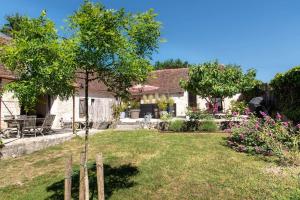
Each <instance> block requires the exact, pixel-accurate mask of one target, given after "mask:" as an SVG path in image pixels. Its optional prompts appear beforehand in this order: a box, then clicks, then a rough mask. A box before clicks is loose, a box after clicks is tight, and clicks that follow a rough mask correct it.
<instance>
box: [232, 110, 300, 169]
mask: <svg viewBox="0 0 300 200" xmlns="http://www.w3.org/2000/svg"><path fill="white" fill-rule="evenodd" d="M261 114H262V115H263V118H257V117H255V116H254V115H250V118H249V119H248V120H244V121H242V122H241V123H239V124H233V125H232V127H231V129H230V132H231V135H230V136H229V138H228V141H227V142H228V145H229V146H231V147H232V148H233V149H235V150H236V151H239V152H246V153H251V154H263V155H275V156H278V157H279V159H280V161H282V162H283V163H285V164H293V165H298V164H300V160H299V158H300V157H299V156H300V153H299V144H300V137H299V136H300V132H299V128H297V127H293V125H292V124H291V123H289V122H283V121H281V115H280V114H277V116H276V119H272V118H271V117H270V116H268V115H266V114H265V113H261ZM298 126H300V125H298Z"/></svg>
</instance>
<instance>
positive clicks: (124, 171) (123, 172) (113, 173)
mask: <svg viewBox="0 0 300 200" xmlns="http://www.w3.org/2000/svg"><path fill="white" fill-rule="evenodd" d="M88 168H89V170H88V174H89V187H90V199H97V195H98V192H97V175H96V164H92V165H89V166H88ZM138 173H139V171H138V168H137V167H135V166H132V165H130V164H128V165H122V166H119V167H111V166H110V165H104V190H105V199H109V198H110V197H111V195H112V194H113V192H114V191H116V190H120V189H126V188H130V187H133V186H134V185H136V183H135V182H134V181H132V180H131V178H132V177H133V176H135V175H137V174H138ZM47 192H51V193H53V194H52V195H51V196H50V197H48V198H47V199H48V200H56V199H57V200H58V199H64V180H61V181H58V182H56V183H54V184H52V185H50V186H49V187H47ZM72 198H73V199H79V170H78V169H77V170H74V171H73V174H72Z"/></svg>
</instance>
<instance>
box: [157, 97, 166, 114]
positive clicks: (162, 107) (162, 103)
mask: <svg viewBox="0 0 300 200" xmlns="http://www.w3.org/2000/svg"><path fill="white" fill-rule="evenodd" d="M157 107H158V109H159V114H160V116H162V115H164V114H166V113H168V112H167V108H168V101H167V100H166V99H164V98H162V99H160V100H158V101H157Z"/></svg>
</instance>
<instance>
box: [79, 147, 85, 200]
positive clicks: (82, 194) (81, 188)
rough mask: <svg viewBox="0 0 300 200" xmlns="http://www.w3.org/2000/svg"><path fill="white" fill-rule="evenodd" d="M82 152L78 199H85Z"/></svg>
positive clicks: (82, 153)
mask: <svg viewBox="0 0 300 200" xmlns="http://www.w3.org/2000/svg"><path fill="white" fill-rule="evenodd" d="M84 157H85V156H84V152H81V154H80V177H79V200H85V176H84V174H85V170H84V162H85V158H84Z"/></svg>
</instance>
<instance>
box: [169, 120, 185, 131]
mask: <svg viewBox="0 0 300 200" xmlns="http://www.w3.org/2000/svg"><path fill="white" fill-rule="evenodd" d="M184 124H185V123H184V120H174V121H171V123H170V126H169V130H170V131H175V132H179V131H183V129H184Z"/></svg>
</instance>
